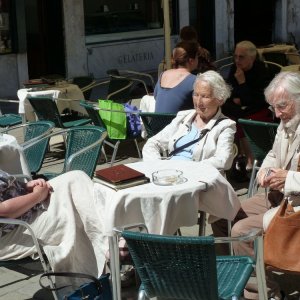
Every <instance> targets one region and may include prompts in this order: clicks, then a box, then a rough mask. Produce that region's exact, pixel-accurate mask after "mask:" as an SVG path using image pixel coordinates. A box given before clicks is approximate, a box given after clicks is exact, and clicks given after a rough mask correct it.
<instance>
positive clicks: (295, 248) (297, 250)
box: [264, 199, 300, 273]
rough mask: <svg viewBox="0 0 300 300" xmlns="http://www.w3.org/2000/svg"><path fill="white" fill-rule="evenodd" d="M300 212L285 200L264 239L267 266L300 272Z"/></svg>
mask: <svg viewBox="0 0 300 300" xmlns="http://www.w3.org/2000/svg"><path fill="white" fill-rule="evenodd" d="M299 254H300V211H298V212H295V211H294V210H293V208H292V206H290V205H289V204H288V201H287V200H286V199H285V200H284V201H282V202H281V205H280V207H279V210H278V211H277V213H276V215H275V216H274V217H273V219H272V221H271V222H270V225H269V227H268V228H267V231H266V233H265V237H264V260H265V264H266V265H268V266H271V267H275V268H277V269H281V270H285V271H289V272H297V273H299V272H300V259H299Z"/></svg>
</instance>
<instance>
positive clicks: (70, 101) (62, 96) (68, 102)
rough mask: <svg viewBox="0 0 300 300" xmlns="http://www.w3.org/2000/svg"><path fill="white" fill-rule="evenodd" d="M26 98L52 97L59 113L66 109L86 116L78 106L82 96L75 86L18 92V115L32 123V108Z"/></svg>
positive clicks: (33, 116) (33, 118)
mask: <svg viewBox="0 0 300 300" xmlns="http://www.w3.org/2000/svg"><path fill="white" fill-rule="evenodd" d="M28 96H32V97H34V96H50V97H52V98H53V99H54V100H55V101H56V103H57V107H58V110H59V112H60V113H61V112H62V111H63V110H64V109H66V108H68V109H72V110H74V111H78V112H79V113H81V114H86V110H85V109H84V108H83V107H81V106H80V100H84V95H83V93H82V91H81V90H80V88H79V87H78V86H77V85H76V84H62V85H59V86H53V87H51V89H45V90H42V91H32V90H31V89H20V90H18V98H19V100H20V103H19V114H21V115H25V119H26V120H28V121H34V120H35V115H34V111H33V108H32V107H31V105H30V103H29V101H28V100H27V97H28Z"/></svg>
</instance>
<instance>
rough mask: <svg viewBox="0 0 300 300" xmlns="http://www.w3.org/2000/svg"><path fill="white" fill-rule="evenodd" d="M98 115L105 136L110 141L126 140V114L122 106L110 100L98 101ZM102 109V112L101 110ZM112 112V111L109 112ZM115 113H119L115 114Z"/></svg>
mask: <svg viewBox="0 0 300 300" xmlns="http://www.w3.org/2000/svg"><path fill="white" fill-rule="evenodd" d="M98 101H99V108H100V110H99V114H100V117H101V119H102V120H103V122H104V124H105V126H106V130H107V134H108V136H109V138H111V139H118V140H125V139H126V132H127V127H126V123H127V122H126V114H125V113H124V105H123V104H120V103H115V102H113V101H111V100H101V99H99V100H98ZM103 109H104V110H103ZM111 110H113V111H111ZM115 111H121V112H120V113H119V112H115Z"/></svg>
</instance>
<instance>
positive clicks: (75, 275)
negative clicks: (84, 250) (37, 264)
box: [39, 272, 103, 294]
mask: <svg viewBox="0 0 300 300" xmlns="http://www.w3.org/2000/svg"><path fill="white" fill-rule="evenodd" d="M49 276H62V277H72V278H87V279H90V280H92V281H93V282H94V283H95V284H96V287H97V290H98V292H99V294H100V293H102V292H103V286H102V284H101V283H100V281H99V280H98V279H97V278H96V277H94V276H92V275H88V274H84V273H74V272H46V273H43V274H42V275H41V277H40V279H39V284H40V286H41V287H42V288H44V289H46V290H50V291H58V290H61V289H63V288H65V287H68V286H70V285H65V286H61V287H55V288H51V287H49V286H45V285H43V283H42V278H43V277H49Z"/></svg>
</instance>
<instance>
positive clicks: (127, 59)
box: [118, 52, 154, 65]
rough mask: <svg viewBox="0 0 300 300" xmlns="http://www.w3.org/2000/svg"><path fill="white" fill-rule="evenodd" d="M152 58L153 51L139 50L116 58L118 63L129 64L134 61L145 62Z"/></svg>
mask: <svg viewBox="0 0 300 300" xmlns="http://www.w3.org/2000/svg"><path fill="white" fill-rule="evenodd" d="M150 60H154V54H153V52H139V53H133V54H123V55H121V56H120V57H119V58H118V63H119V64H120V65H126V64H131V63H135V62H145V61H150Z"/></svg>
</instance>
